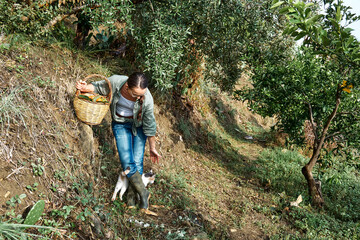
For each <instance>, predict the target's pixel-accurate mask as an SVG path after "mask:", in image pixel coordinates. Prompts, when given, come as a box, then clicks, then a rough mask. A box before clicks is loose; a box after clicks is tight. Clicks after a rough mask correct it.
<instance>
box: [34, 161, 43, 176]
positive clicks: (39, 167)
mask: <svg viewBox="0 0 360 240" xmlns="http://www.w3.org/2000/svg"><path fill="white" fill-rule="evenodd" d="M41 164H42V159H41V158H38V159H37V160H36V163H31V167H32V170H33V174H34V175H35V176H42V175H43V174H44V171H45V168H44V166H42V165H41Z"/></svg>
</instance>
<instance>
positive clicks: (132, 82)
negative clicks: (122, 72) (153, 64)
mask: <svg viewBox="0 0 360 240" xmlns="http://www.w3.org/2000/svg"><path fill="white" fill-rule="evenodd" d="M127 84H128V86H129V88H130V89H131V88H134V87H140V88H141V89H145V88H147V87H148V85H149V80H148V78H147V77H146V76H145V74H143V73H141V72H134V73H133V74H131V75H130V76H129V78H128V80H127Z"/></svg>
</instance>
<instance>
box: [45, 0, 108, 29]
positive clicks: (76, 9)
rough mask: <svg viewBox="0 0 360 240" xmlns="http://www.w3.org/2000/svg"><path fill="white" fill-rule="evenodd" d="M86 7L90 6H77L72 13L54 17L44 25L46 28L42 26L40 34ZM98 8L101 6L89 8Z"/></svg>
mask: <svg viewBox="0 0 360 240" xmlns="http://www.w3.org/2000/svg"><path fill="white" fill-rule="evenodd" d="M86 7H90V6H89V5H82V6H79V7H75V8H73V9H72V11H70V12H68V13H66V14H61V15H58V16H56V17H55V18H54V19H53V20H51V21H50V22H48V24H46V26H44V29H43V30H42V33H45V32H47V31H49V30H50V29H51V28H52V27H53V26H55V24H57V23H58V22H61V21H62V20H64V19H65V18H67V17H69V16H70V15H72V14H75V13H77V12H80V11H82V10H83V9H84V8H86ZM99 7H101V5H91V8H99Z"/></svg>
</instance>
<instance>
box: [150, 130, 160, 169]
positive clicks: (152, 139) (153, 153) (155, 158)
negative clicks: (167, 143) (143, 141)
mask: <svg viewBox="0 0 360 240" xmlns="http://www.w3.org/2000/svg"><path fill="white" fill-rule="evenodd" d="M148 140H149V147H150V160H151V161H152V162H153V163H159V159H160V158H161V156H160V154H159V153H158V152H157V151H156V148H155V142H156V141H155V136H150V137H148Z"/></svg>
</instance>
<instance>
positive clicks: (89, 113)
mask: <svg viewBox="0 0 360 240" xmlns="http://www.w3.org/2000/svg"><path fill="white" fill-rule="evenodd" d="M94 77H96V78H101V79H104V80H105V81H106V82H107V83H108V84H109V90H110V91H109V94H108V95H107V96H106V99H107V100H108V101H109V102H108V103H101V102H89V101H87V100H85V99H81V98H79V97H78V96H79V94H80V90H77V91H76V93H75V98H74V108H75V113H76V116H77V117H78V119H79V120H80V121H82V122H84V123H86V124H88V125H98V124H100V123H101V121H102V120H103V119H104V117H105V115H106V113H107V111H108V110H109V108H110V103H111V98H112V90H111V84H110V81H109V80H108V79H107V78H106V77H104V76H102V75H99V74H92V75H89V76H87V77H86V78H85V79H84V81H85V82H86V81H87V80H88V79H90V78H94Z"/></svg>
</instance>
